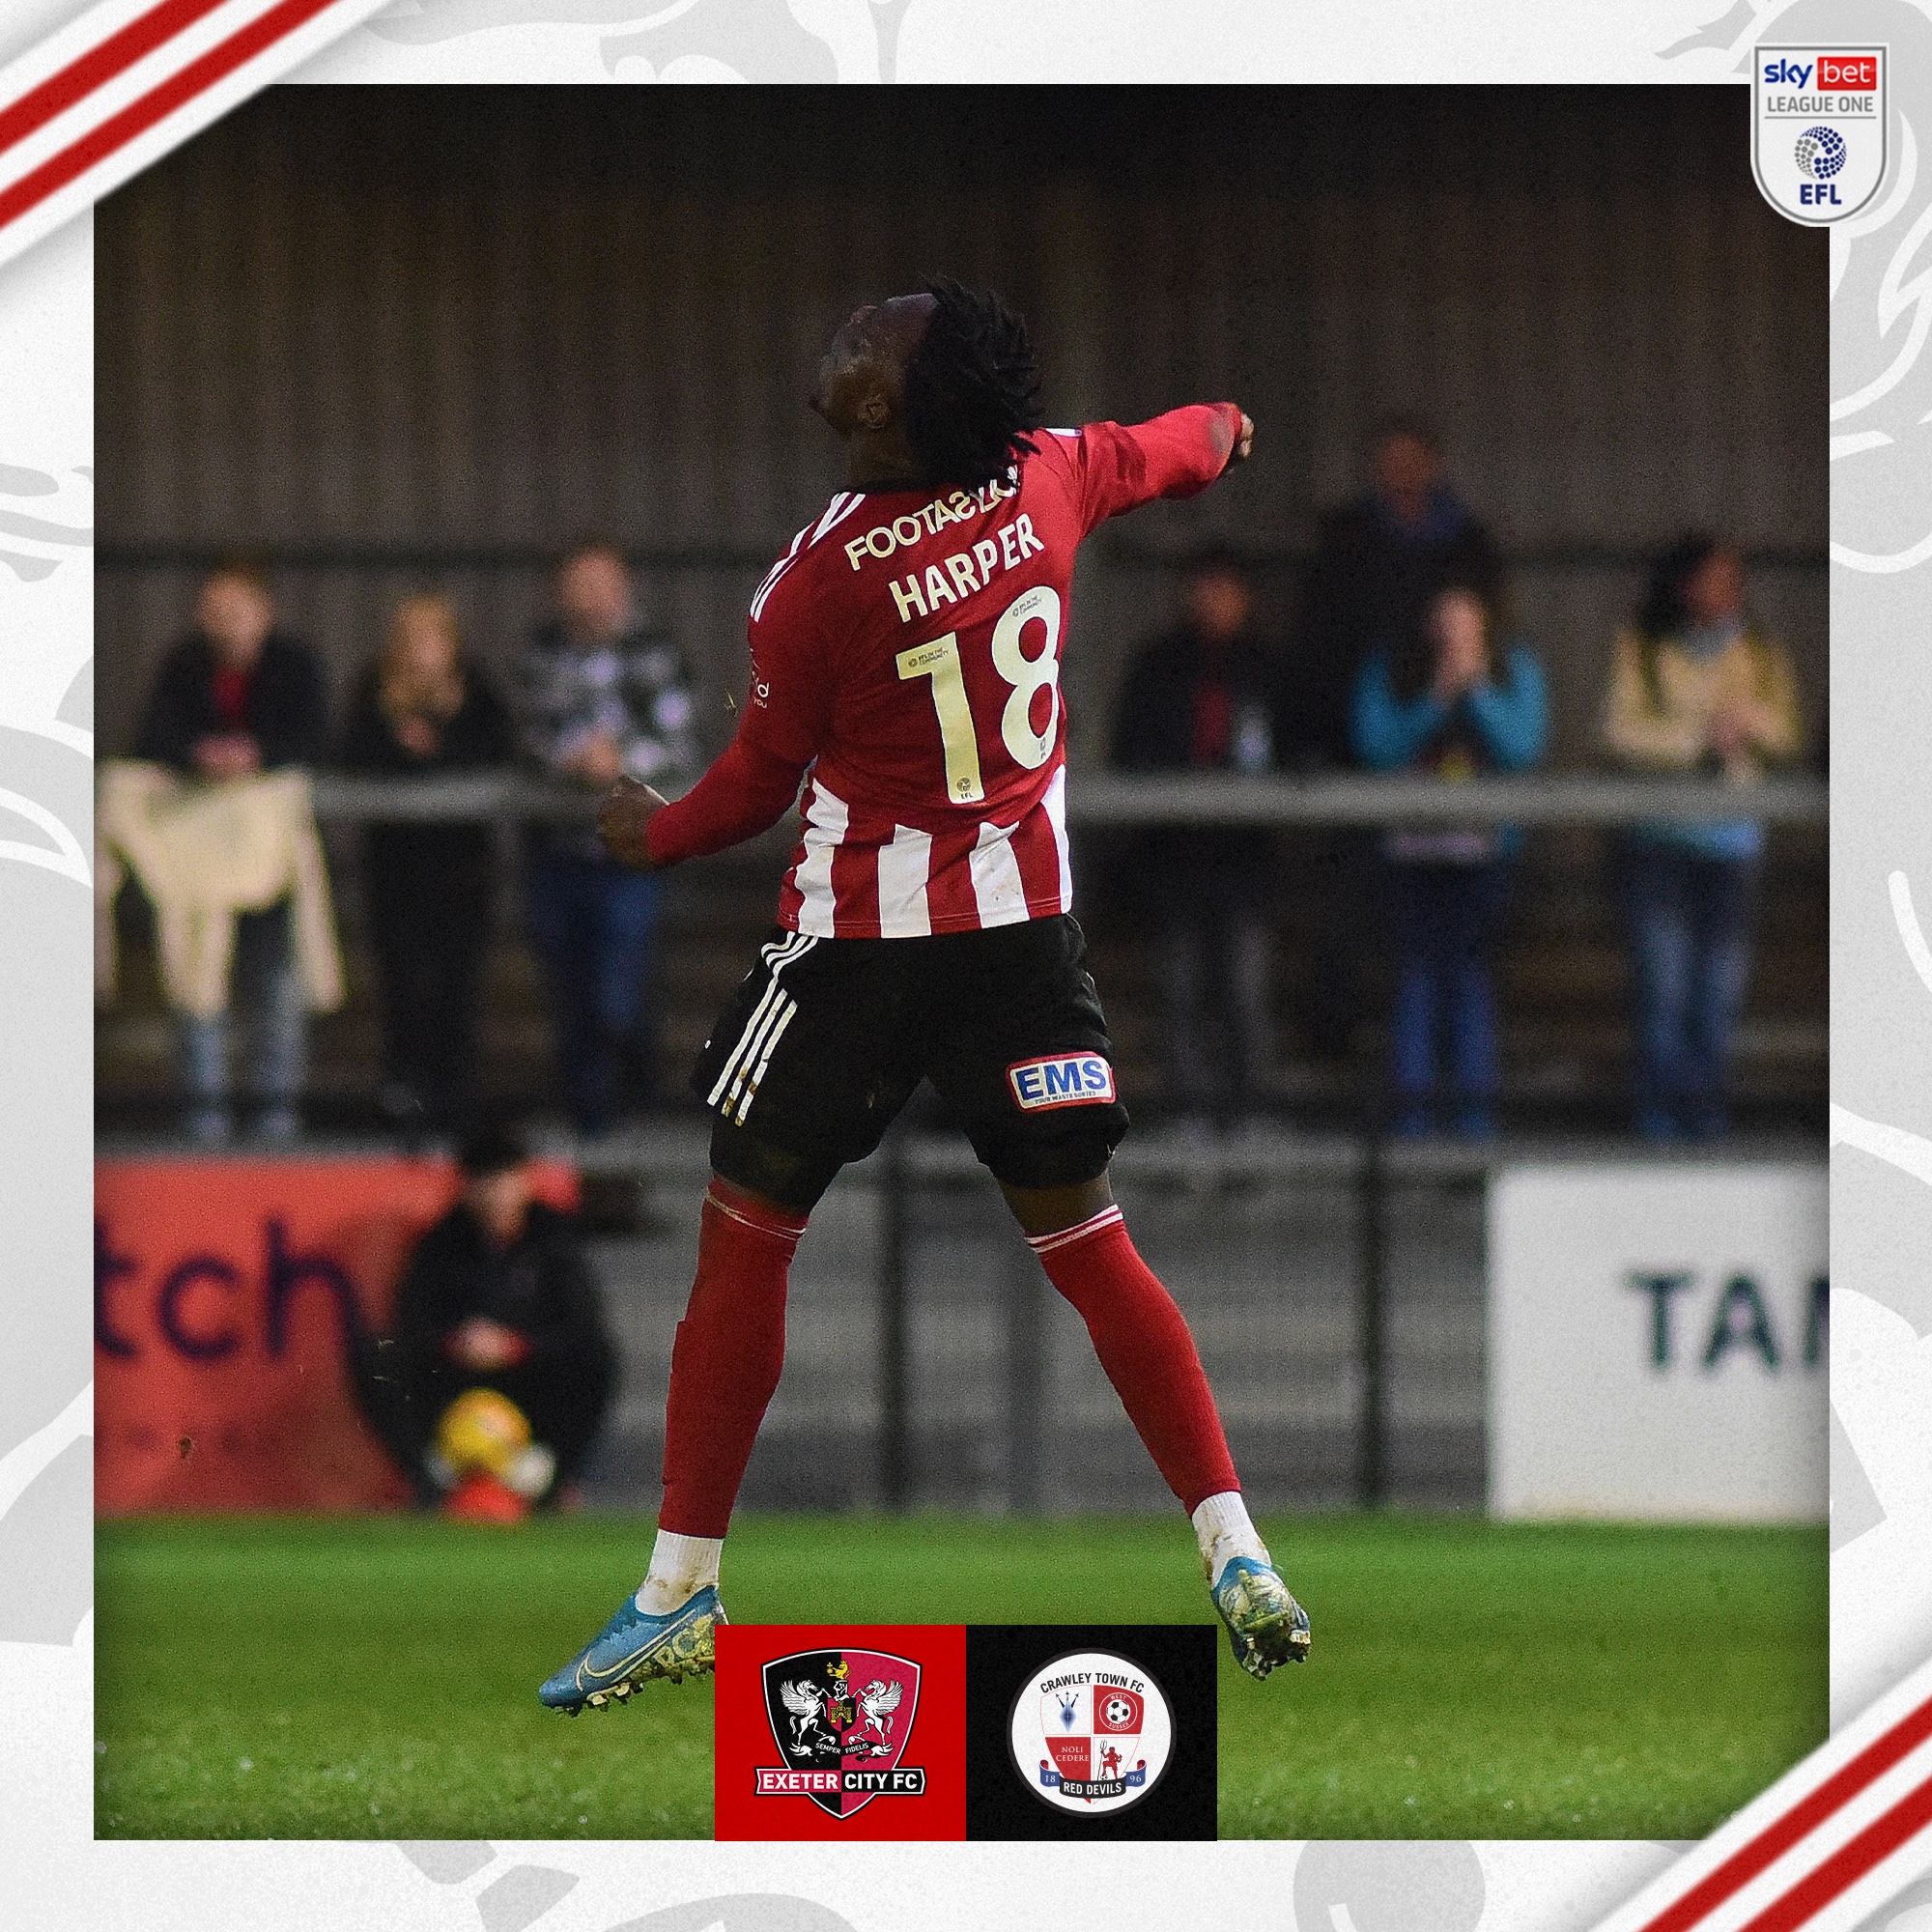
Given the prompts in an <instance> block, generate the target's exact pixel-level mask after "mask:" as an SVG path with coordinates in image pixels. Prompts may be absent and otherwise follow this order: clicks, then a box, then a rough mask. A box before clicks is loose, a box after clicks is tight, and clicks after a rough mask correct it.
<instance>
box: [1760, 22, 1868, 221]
mask: <svg viewBox="0 0 1932 1932" xmlns="http://www.w3.org/2000/svg"><path fill="white" fill-rule="evenodd" d="M1751 58H1752V61H1753V63H1754V66H1753V68H1752V71H1751V170H1752V172H1753V173H1754V174H1755V175H1756V176H1757V185H1758V187H1759V188H1760V190H1761V191H1762V192H1763V194H1764V198H1765V199H1766V200H1767V201H1768V202H1770V203H1771V205H1772V207H1774V208H1775V209H1776V210H1777V212H1778V213H1780V214H1784V215H1789V216H1790V218H1791V219H1792V220H1793V221H1804V222H1807V223H1811V224H1814V225H1816V224H1821V223H1824V222H1828V221H1842V220H1843V219H1844V218H1845V216H1846V215H1848V214H1856V213H1858V211H1859V210H1860V209H1861V208H1862V207H1864V205H1865V204H1866V203H1867V202H1868V201H1870V200H1871V198H1872V196H1873V195H1875V194H1876V193H1877V192H1878V190H1879V184H1880V183H1881V182H1883V181H1884V180H1885V163H1886V75H1887V71H1888V69H1889V64H1890V60H1889V49H1888V48H1886V47H1883V46H1844V45H1841V44H1839V43H1836V42H1829V43H1823V44H1819V45H1806V46H1779V47H1765V46H1761V47H1758V48H1756V49H1754V50H1753V53H1752V56H1751Z"/></svg>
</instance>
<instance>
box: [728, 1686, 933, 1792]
mask: <svg viewBox="0 0 1932 1932" xmlns="http://www.w3.org/2000/svg"><path fill="white" fill-rule="evenodd" d="M762 1682H763V1685H764V1692H765V1716H766V1717H767V1718H768V1719H770V1721H771V1727H772V1742H773V1743H774V1744H776V1745H777V1746H778V1747H779V1756H780V1757H781V1759H782V1762H781V1764H778V1765H759V1766H758V1767H757V1778H758V1782H757V1793H758V1796H759V1797H760V1798H791V1797H805V1798H810V1800H811V1802H812V1803H813V1804H816V1805H817V1806H818V1807H819V1809H820V1810H822V1811H825V1812H827V1813H828V1814H830V1815H831V1816H832V1817H834V1818H849V1817H851V1816H852V1814H853V1813H854V1812H855V1811H862V1810H864V1809H865V1807H866V1806H867V1804H870V1803H871V1802H872V1800H873V1799H875V1798H892V1797H917V1796H919V1794H920V1793H921V1792H923V1790H924V1789H925V1773H924V1771H923V1769H921V1768H919V1767H917V1766H912V1765H905V1764H901V1763H900V1759H901V1758H902V1757H903V1756H904V1755H905V1747H906V1743H907V1740H908V1739H910V1737H911V1736H912V1720H913V1717H914V1714H915V1713H916V1712H917V1711H918V1709H919V1665H918V1664H917V1663H915V1662H912V1660H911V1659H910V1658H904V1657H892V1656H889V1655H888V1654H887V1653H886V1652H884V1651H874V1650H801V1651H794V1652H793V1653H792V1654H791V1655H790V1656H789V1657H779V1658H774V1659H773V1660H772V1661H771V1662H769V1663H767V1664H765V1665H764V1667H763V1672H762Z"/></svg>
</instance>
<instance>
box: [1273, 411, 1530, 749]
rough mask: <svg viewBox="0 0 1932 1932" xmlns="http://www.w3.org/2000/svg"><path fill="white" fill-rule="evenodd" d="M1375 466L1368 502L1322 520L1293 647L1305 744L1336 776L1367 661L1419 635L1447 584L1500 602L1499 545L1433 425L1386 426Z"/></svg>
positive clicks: (1406, 421)
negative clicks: (1455, 486)
mask: <svg viewBox="0 0 1932 1932" xmlns="http://www.w3.org/2000/svg"><path fill="white" fill-rule="evenodd" d="M1369 463H1370V474H1371V488H1370V490H1369V492H1368V494H1367V495H1366V496H1363V497H1357V498H1356V499H1355V500H1354V501H1353V502H1350V503H1346V504H1344V505H1343V506H1342V507H1341V508H1340V509H1338V510H1334V511H1331V512H1330V513H1329V514H1328V515H1327V516H1326V517H1324V518H1323V519H1322V522H1321V534H1320V536H1319V538H1318V540H1317V544H1316V551H1315V556H1314V560H1313V561H1312V563H1311V564H1310V566H1309V572H1308V579H1307V584H1306V587H1305V589H1304V592H1303V596H1302V605H1301V623H1300V629H1299V635H1298V638H1297V640H1296V649H1295V664H1296V684H1297V687H1298V688H1299V693H1300V699H1299V701H1300V702H1301V704H1302V705H1304V706H1305V707H1306V708H1307V715H1308V719H1309V724H1308V727H1307V733H1306V742H1307V743H1308V745H1309V746H1310V748H1311V750H1312V752H1313V753H1314V755H1316V756H1317V757H1319V758H1320V759H1321V761H1322V762H1324V763H1327V764H1331V765H1349V764H1352V763H1353V762H1354V759H1355V747H1354V738H1353V732H1352V726H1351V718H1352V712H1353V706H1354V701H1355V692H1356V684H1357V678H1358V676H1359V673H1360V670H1361V666H1362V661H1363V659H1364V658H1365V657H1366V656H1367V654H1368V653H1369V651H1370V650H1371V649H1373V648H1375V647H1376V646H1378V645H1386V644H1387V643H1388V642H1389V640H1390V639H1398V638H1410V637H1414V636H1416V635H1417V634H1418V632H1419V630H1420V628H1421V625H1422V622H1423V616H1424V612H1425V611H1426V609H1427V607H1428V605H1429V603H1430V600H1431V599H1432V598H1433V597H1434V596H1435V593H1436V591H1437V590H1439V589H1441V588H1442V587H1443V586H1444V585H1445V584H1448V583H1451V582H1454V583H1458V584H1464V585H1467V586H1468V587H1469V588H1471V589H1473V590H1475V591H1476V592H1477V593H1478V595H1480V596H1482V597H1484V598H1485V599H1488V600H1491V601H1493V600H1494V598H1495V596H1496V594H1497V592H1498V591H1499V589H1500V588H1501V583H1502V565H1501V560H1500V558H1499V557H1498V555H1497V554H1496V547H1495V542H1494V539H1493V538H1492V536H1491V535H1490V532H1489V530H1488V529H1487V528H1486V527H1485V526H1483V525H1482V524H1481V523H1479V522H1478V521H1477V519H1476V518H1475V516H1474V515H1473V514H1472V513H1471V512H1470V511H1469V509H1468V508H1467V507H1466V505H1464V504H1463V500H1462V499H1461V497H1458V496H1457V495H1456V493H1455V492H1454V491H1453V490H1452V489H1451V488H1450V487H1449V485H1448V484H1447V483H1446V482H1445V481H1444V480H1443V473H1442V469H1443V465H1442V452H1441V447H1440V445H1439V444H1438V442H1437V441H1436V438H1435V432H1434V431H1433V430H1432V429H1431V428H1430V427H1429V426H1428V425H1427V424H1426V423H1424V422H1422V421H1420V420H1419V419H1418V418H1416V417H1412V416H1394V417H1391V418H1389V419H1388V420H1387V421H1386V422H1384V423H1383V424H1382V426H1381V427H1380V428H1379V429H1378V431H1377V432H1376V436H1375V440H1374V441H1373V443H1372V444H1371V445H1370V454H1369Z"/></svg>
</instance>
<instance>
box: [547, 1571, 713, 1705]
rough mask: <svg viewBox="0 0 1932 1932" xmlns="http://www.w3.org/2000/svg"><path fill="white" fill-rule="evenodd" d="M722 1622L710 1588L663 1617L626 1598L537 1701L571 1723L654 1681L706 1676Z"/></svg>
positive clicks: (709, 1669) (559, 1672) (711, 1663)
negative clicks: (565, 1715)
mask: <svg viewBox="0 0 1932 1932" xmlns="http://www.w3.org/2000/svg"><path fill="white" fill-rule="evenodd" d="M726 1621H727V1619H726V1617H725V1606H724V1605H723V1604H721V1603H720V1602H719V1601H718V1591H717V1588H716V1586H715V1585H713V1584H710V1583H707V1584H705V1586H704V1587H703V1589H701V1590H699V1591H698V1592H697V1593H696V1595H695V1596H692V1597H690V1598H688V1599H687V1600H686V1601H685V1602H684V1603H682V1604H680V1605H678V1607H677V1608H676V1609H674V1610H672V1611H671V1612H670V1614H669V1615H668V1616H663V1617H647V1616H646V1615H645V1614H644V1613H643V1611H642V1610H640V1609H639V1607H638V1604H637V1599H636V1598H635V1597H626V1598H625V1599H624V1601H623V1602H622V1603H621V1604H620V1605H618V1606H617V1613H616V1615H615V1616H613V1617H612V1618H611V1621H610V1622H609V1623H608V1624H606V1625H605V1626H604V1628H603V1629H602V1630H601V1631H599V1632H598V1633H597V1634H596V1635H595V1636H594V1637H592V1638H591V1639H590V1641H589V1642H588V1643H587V1644H586V1645H585V1646H584V1647H583V1648H582V1650H581V1651H579V1652H578V1653H577V1655H576V1656H575V1657H573V1658H572V1659H571V1660H570V1662H568V1663H566V1664H565V1665H564V1666H563V1668H562V1669H561V1670H558V1671H556V1672H554V1674H553V1675H551V1676H550V1677H547V1678H545V1680H544V1681H543V1683H542V1684H541V1685H540V1686H539V1687H538V1689H537V1695H538V1696H539V1697H541V1698H542V1699H543V1701H544V1702H545V1703H546V1704H548V1705H549V1706H550V1707H551V1709H552V1710H554V1711H568V1712H569V1713H570V1715H571V1716H572V1717H573V1718H574V1717H575V1716H576V1715H577V1714H578V1712H580V1711H581V1710H582V1709H583V1707H584V1706H585V1705H586V1704H588V1705H589V1706H590V1708H591V1709H592V1710H593V1711H597V1710H602V1709H603V1708H604V1707H605V1706H606V1705H608V1704H609V1703H610V1702H611V1700H612V1699H613V1698H614V1699H615V1700H616V1701H617V1702H618V1703H620V1704H621V1703H622V1702H623V1701H624V1700H625V1699H626V1698H627V1697H629V1696H630V1694H631V1692H632V1691H633V1690H637V1689H638V1687H639V1685H640V1684H644V1683H646V1682H648V1681H649V1680H650V1679H651V1678H653V1677H667V1678H668V1679H669V1680H670V1681H671V1682H672V1683H673V1684H676V1683H679V1682H681V1681H682V1680H683V1679H685V1678H687V1677H703V1676H706V1675H708V1674H709V1673H710V1672H711V1671H712V1670H713V1669H715V1668H716V1667H717V1662H718V1646H717V1639H716V1635H715V1633H716V1631H717V1628H718V1626H719V1625H720V1624H722V1623H725V1622H726Z"/></svg>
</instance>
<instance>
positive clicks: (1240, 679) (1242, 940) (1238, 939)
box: [1113, 550, 1284, 1117]
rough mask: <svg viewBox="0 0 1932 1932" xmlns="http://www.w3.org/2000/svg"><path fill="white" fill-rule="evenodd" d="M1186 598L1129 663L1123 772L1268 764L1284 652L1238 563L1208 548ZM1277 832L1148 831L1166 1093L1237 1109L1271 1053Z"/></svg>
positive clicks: (1279, 712)
mask: <svg viewBox="0 0 1932 1932" xmlns="http://www.w3.org/2000/svg"><path fill="white" fill-rule="evenodd" d="M1184 594H1185V609H1184V614H1183V616H1182V618H1181V621H1180V622H1179V624H1178V625H1176V626H1175V627H1174V628H1173V629H1172V630H1170V631H1165V632H1163V633H1161V634H1160V635H1159V636H1158V637H1155V638H1152V639H1150V640H1149V641H1148V642H1146V643H1145V644H1143V645H1142V646H1141V647H1140V649H1139V650H1138V651H1137V652H1136V653H1135V655H1134V658H1133V660H1132V663H1131V664H1130V665H1129V667H1128V670H1127V678H1126V684H1125V686H1124V689H1123V691H1122V699H1121V708H1120V712H1119V715H1118V717H1117V719H1116V721H1115V728H1114V744H1113V762H1114V764H1115V765H1116V766H1117V767H1118V768H1119V769H1120V770H1122V771H1128V772H1201V773H1207V772H1236V773H1243V774H1250V773H1255V772H1264V771H1268V770H1270V769H1272V768H1273V766H1274V764H1275V762H1276V758H1275V748H1276V745H1277V744H1278V743H1279V742H1280V739H1281V736H1282V730H1283V701H1284V691H1283V686H1282V679H1281V664H1280V658H1279V654H1278V652H1277V651H1276V650H1275V649H1274V647H1273V646H1271V645H1270V644H1269V643H1267V642H1266V641H1265V640H1264V639H1263V638H1261V637H1260V636H1259V635H1258V634H1257V632H1256V631H1255V629H1254V627H1253V615H1254V601H1255V600H1254V589H1253V586H1252V584H1251V583H1250V582H1249V580H1248V577H1247V573H1246V571H1245V569H1244V568H1243V567H1242V565H1241V563H1240V560H1239V559H1238V558H1237V557H1236V556H1234V555H1233V554H1230V553H1228V552H1226V551H1221V550H1213V551H1208V552H1206V553H1204V554H1201V555H1200V556H1198V557H1197V558H1196V559H1195V561H1194V562H1193V564H1192V565H1191V566H1190V568H1189V570H1188V573H1187V580H1186V587H1185V593H1184ZM1274 845H1275V841H1274V837H1273V835H1272V834H1271V833H1268V832H1264V831H1255V830H1252V829H1241V828H1228V827H1214V826H1169V827H1163V828H1161V829H1159V830H1157V831H1154V832H1151V833H1150V834H1149V835H1147V837H1146V838H1145V840H1144V841H1143V842H1142V844H1141V847H1140V853H1139V865H1138V879H1139V884H1140V886H1141V888H1142V890H1143V895H1144V898H1145V902H1146V904H1147V905H1148V907H1149V909H1150V911H1151V916H1152V922H1153V926H1154V930H1155V933H1156V947H1157V971H1158V974H1159V980H1160V992H1161V1004H1162V1021H1163V1024H1162V1036H1161V1037H1162V1044H1163V1048H1164V1058H1165V1063H1166V1066H1165V1072H1166V1085H1167V1096H1166V1097H1167V1100H1168V1103H1169V1104H1170V1105H1171V1106H1173V1107H1175V1108H1177V1109H1179V1110H1180V1111H1181V1112H1182V1113H1185V1114H1212V1115H1220V1116H1223V1117H1225V1116H1227V1115H1229V1114H1233V1113H1238V1112H1240V1111H1241V1110H1243V1109H1244V1107H1245V1105H1246V1103H1247V1101H1248V1100H1249V1098H1250V1097H1251V1096H1252V1094H1253V1092H1254V1090H1255V1088H1256V1087H1257V1085H1258V1084H1260V1082H1261V1080H1263V1079H1264V1077H1265V1075H1266V1072H1267V1070H1268V1069H1269V1067H1270V1065H1271V1064H1272V1059H1273V1028H1272V1024H1271V1018H1270V983H1269V982H1270V978H1271V971H1270V968H1271V953H1272V948H1273V932H1272V929H1271V927H1270V924H1269V920H1268V899H1269V892H1270V887H1271V884H1272V880H1273V868H1274V859H1275V852H1274Z"/></svg>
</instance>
